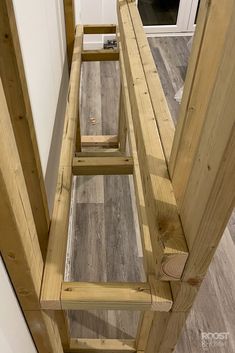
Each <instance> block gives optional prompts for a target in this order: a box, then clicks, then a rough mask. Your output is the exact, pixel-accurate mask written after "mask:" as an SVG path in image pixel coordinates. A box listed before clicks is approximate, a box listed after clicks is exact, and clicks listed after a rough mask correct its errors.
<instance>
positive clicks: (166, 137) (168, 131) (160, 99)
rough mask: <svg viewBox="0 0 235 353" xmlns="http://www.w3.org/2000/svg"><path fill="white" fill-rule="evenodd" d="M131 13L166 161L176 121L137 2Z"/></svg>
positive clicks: (133, 3)
mask: <svg viewBox="0 0 235 353" xmlns="http://www.w3.org/2000/svg"><path fill="white" fill-rule="evenodd" d="M128 7H129V13H130V17H131V21H132V24H133V29H134V32H135V37H136V43H137V46H138V50H139V55H140V58H141V61H142V65H143V70H144V74H145V79H146V83H147V86H148V90H149V95H150V99H151V102H152V107H153V111H154V114H155V119H156V123H157V126H158V129H159V135H160V139H161V142H162V148H163V151H164V155H165V159H166V162H167V163H168V162H169V159H170V154H171V148H172V144H173V138H174V133H175V127H174V123H173V121H172V118H171V114H170V111H169V108H168V104H167V101H166V97H165V94H164V92H163V89H162V85H161V81H160V78H159V74H158V71H157V68H156V65H155V63H154V60H153V56H152V54H151V50H150V47H149V44H148V40H147V37H146V35H145V33H144V31H143V24H142V21H141V18H140V15H139V11H138V9H137V6H136V3H135V2H129V4H128Z"/></svg>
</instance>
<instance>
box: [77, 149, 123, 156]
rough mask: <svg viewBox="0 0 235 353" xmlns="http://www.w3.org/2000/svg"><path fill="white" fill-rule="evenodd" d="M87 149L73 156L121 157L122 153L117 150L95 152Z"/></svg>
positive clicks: (97, 150)
mask: <svg viewBox="0 0 235 353" xmlns="http://www.w3.org/2000/svg"><path fill="white" fill-rule="evenodd" d="M92 149H93V148H88V149H86V150H85V151H83V152H78V153H76V154H75V156H76V157H121V156H122V157H123V153H122V152H120V151H119V149H117V148H99V149H96V150H95V151H94V150H92Z"/></svg>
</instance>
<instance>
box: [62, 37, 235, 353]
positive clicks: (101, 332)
mask: <svg viewBox="0 0 235 353" xmlns="http://www.w3.org/2000/svg"><path fill="white" fill-rule="evenodd" d="M188 40H189V37H176V38H173V37H162V38H150V39H149V43H150V46H151V50H152V54H153V57H154V59H155V62H156V66H157V68H158V72H159V75H160V78H161V82H162V85H163V89H164V92H165V95H166V97H167V102H168V105H169V108H170V111H171V114H172V117H173V120H174V122H175V124H176V123H177V115H178V111H179V104H178V103H177V102H176V101H175V99H174V95H175V93H176V92H177V91H178V89H180V87H181V86H182V85H183V83H184V79H185V75H186V70H187V63H188V58H189V48H188V46H187V43H188ZM119 86H120V81H119V67H118V64H117V63H115V62H102V63H86V64H83V68H82V93H81V102H82V104H81V105H82V106H81V120H82V121H81V125H82V133H83V134H91V135H96V134H116V133H117V117H118V108H117V107H118V99H119V98H118V92H119ZM132 188H133V185H132V181H131V182H130V177H127V176H111V177H110V176H105V177H103V176H84V177H77V178H74V188H73V200H72V208H71V221H70V227H71V228H70V237H69V245H68V254H67V262H66V279H67V280H72V281H74V280H77V281H144V273H143V268H142V258H141V256H142V253H141V250H140V245H139V244H140V242H139V234H138V231H137V226H136V209H135V207H133V204H134V201H133V193H132V192H131V190H132ZM234 242H235V214H234V215H232V216H231V219H230V221H229V224H228V227H227V228H226V230H225V232H224V235H223V238H222V240H221V242H220V245H219V247H218V249H217V251H216V254H215V256H214V258H213V261H212V263H211V266H210V268H209V271H208V273H207V276H206V278H205V280H204V281H203V284H202V286H201V289H200V291H199V294H198V296H197V299H196V301H195V303H194V306H193V308H192V310H191V312H190V314H189V316H188V319H187V322H186V325H185V327H184V329H183V331H182V334H181V337H180V339H179V341H178V344H177V347H176V349H175V353H204V352H205V351H206V352H209V353H233V352H235V298H234V293H235V266H234V262H235V260H234V259H235V244H234ZM68 317H69V325H70V331H71V335H72V336H73V337H84V338H97V337H99V338H105V337H106V338H132V337H134V336H135V333H136V327H137V324H138V318H139V313H138V312H134V313H133V312H121V311H89V312H88V311H78V312H76V311H71V312H69V313H68ZM203 332H228V333H229V335H228V339H227V340H224V341H211V342H210V341H206V342H204V343H205V345H206V347H204V348H203V347H202V339H201V334H202V333H203Z"/></svg>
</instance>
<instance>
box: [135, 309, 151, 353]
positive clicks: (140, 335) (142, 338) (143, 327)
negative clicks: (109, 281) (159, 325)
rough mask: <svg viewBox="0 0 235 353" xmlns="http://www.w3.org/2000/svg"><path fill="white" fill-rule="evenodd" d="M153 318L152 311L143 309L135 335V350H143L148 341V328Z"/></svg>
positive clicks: (149, 328)
mask: <svg viewBox="0 0 235 353" xmlns="http://www.w3.org/2000/svg"><path fill="white" fill-rule="evenodd" d="M153 318H154V312H153V311H145V312H143V313H141V318H140V321H139V326H138V330H137V336H136V350H137V351H145V350H146V347H147V343H148V338H149V334H150V330H151V327H152V322H153Z"/></svg>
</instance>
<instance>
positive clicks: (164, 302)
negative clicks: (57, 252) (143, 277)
mask: <svg viewBox="0 0 235 353" xmlns="http://www.w3.org/2000/svg"><path fill="white" fill-rule="evenodd" d="M61 307H62V309H64V310H91V309H106V310H108V309H112V310H154V311H169V310H170V309H171V307H172V299H171V291H170V287H169V284H168V283H164V282H160V281H157V280H155V279H154V278H151V279H150V281H149V282H147V283H142V282H140V283H126V282H122V283H118V282H117V283H101V282H98V283H89V282H64V283H63V284H62V289H61Z"/></svg>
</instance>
